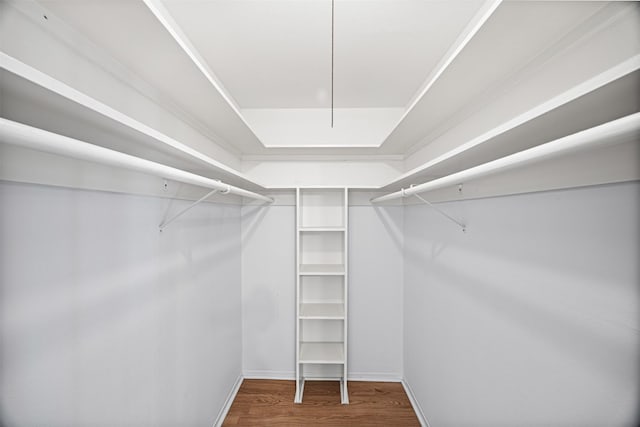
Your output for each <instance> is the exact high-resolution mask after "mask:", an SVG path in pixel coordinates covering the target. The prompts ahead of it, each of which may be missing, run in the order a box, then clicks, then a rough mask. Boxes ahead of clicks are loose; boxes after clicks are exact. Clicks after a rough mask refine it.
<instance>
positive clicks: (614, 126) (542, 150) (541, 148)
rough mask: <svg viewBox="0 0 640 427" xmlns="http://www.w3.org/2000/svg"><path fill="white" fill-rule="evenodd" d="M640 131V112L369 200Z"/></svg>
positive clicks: (398, 195) (499, 169)
mask: <svg viewBox="0 0 640 427" xmlns="http://www.w3.org/2000/svg"><path fill="white" fill-rule="evenodd" d="M639 131H640V113H634V114H631V115H628V116H625V117H622V118H620V119H617V120H613V121H610V122H607V123H604V124H602V125H599V126H595V127H592V128H590V129H586V130H583V131H580V132H577V133H574V134H571V135H568V136H565V137H562V138H559V139H556V140H554V141H551V142H547V143H545V144H542V145H538V146H537V147H533V148H529V149H528V150H524V151H520V152H519V153H515V154H511V155H509V156H506V157H502V158H500V159H497V160H493V161H490V162H487V163H483V164H481V165H478V166H474V167H472V168H469V169H465V170H463V171H460V172H456V173H453V174H451V175H447V176H444V177H442V178H437V179H434V180H432V181H428V182H425V183H423V184H419V185H415V186H411V187H410V188H403V189H401V190H398V191H396V192H394V193H390V194H386V195H384V196H380V197H375V198H373V199H371V200H370V201H371V203H379V202H384V201H387V200H393V199H399V198H401V197H408V196H412V195H414V194H418V193H424V192H425V191H432V190H436V189H439V188H443V187H448V186H450V185H456V184H461V183H463V182H465V181H469V180H472V179H475V178H480V177H482V176H485V175H489V174H492V173H497V172H502V171H506V170H509V169H513V168H516V167H520V166H524V165H527V164H529V163H533V162H537V161H540V160H544V159H547V158H550V157H554V156H558V155H561V154H567V153H571V152H574V151H577V150H580V149H584V148H588V147H595V146H605V145H613V144H616V143H618V142H620V140H621V139H623V138H624V137H629V136H633V135H634V134H636V136H637V133H638V132H639Z"/></svg>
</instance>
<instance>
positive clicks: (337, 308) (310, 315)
mask: <svg viewBox="0 0 640 427" xmlns="http://www.w3.org/2000/svg"><path fill="white" fill-rule="evenodd" d="M300 318H301V319H344V304H343V303H303V304H300Z"/></svg>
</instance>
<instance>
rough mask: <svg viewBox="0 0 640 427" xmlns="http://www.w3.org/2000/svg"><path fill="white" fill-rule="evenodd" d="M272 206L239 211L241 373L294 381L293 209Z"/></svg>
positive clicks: (250, 207)
mask: <svg viewBox="0 0 640 427" xmlns="http://www.w3.org/2000/svg"><path fill="white" fill-rule="evenodd" d="M278 203H279V202H278V201H276V205H275V206H267V207H260V206H244V207H243V208H242V363H243V365H242V370H243V373H244V375H245V376H248V377H275V378H295V374H294V372H295V371H294V369H295V366H296V365H295V363H296V359H295V356H296V353H295V339H296V334H295V326H296V324H295V318H296V312H295V309H296V305H295V304H296V302H295V301H296V300H295V292H296V269H295V267H296V264H295V256H296V233H295V232H296V220H295V206H293V205H291V202H290V201H289V203H288V204H286V205H284V206H283V205H279V206H278ZM291 398H292V399H293V396H291Z"/></svg>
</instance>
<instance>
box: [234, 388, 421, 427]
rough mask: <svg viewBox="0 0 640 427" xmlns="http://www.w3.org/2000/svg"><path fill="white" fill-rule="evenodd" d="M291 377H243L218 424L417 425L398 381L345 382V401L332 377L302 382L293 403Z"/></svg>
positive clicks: (293, 390)
mask: <svg viewBox="0 0 640 427" xmlns="http://www.w3.org/2000/svg"><path fill="white" fill-rule="evenodd" d="M294 394H295V381H281V380H244V381H243V382H242V385H241V386H240V390H239V391H238V394H237V395H236V398H235V400H234V401H233V404H232V405H231V408H230V410H229V413H228V414H227V417H226V418H225V420H224V423H223V426H320V425H322V426H335V427H341V426H365V425H366V426H419V425H420V423H419V422H418V418H417V417H416V415H415V413H414V412H413V408H412V407H411V403H410V402H409V398H408V397H407V395H406V394H405V392H404V388H403V387H402V384H400V383H388V382H366V381H349V400H350V404H349V405H342V404H341V403H340V386H339V383H338V382H337V381H307V382H306V384H305V390H304V399H303V402H302V404H298V405H296V404H294V403H293V396H294Z"/></svg>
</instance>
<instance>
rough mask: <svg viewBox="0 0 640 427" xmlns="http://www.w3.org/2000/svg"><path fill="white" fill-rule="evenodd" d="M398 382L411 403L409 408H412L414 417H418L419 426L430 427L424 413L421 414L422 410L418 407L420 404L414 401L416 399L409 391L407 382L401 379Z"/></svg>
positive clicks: (411, 391)
mask: <svg viewBox="0 0 640 427" xmlns="http://www.w3.org/2000/svg"><path fill="white" fill-rule="evenodd" d="M400 382H401V383H402V387H404V392H405V393H406V394H407V397H409V402H411V406H412V407H413V412H415V413H416V417H418V421H419V422H420V425H421V426H422V427H431V425H430V424H429V420H427V417H425V415H424V412H422V408H421V407H420V404H419V403H418V401H417V400H416V397H415V396H414V394H413V390H411V387H410V386H409V383H407V380H405V379H403V380H401V381H400Z"/></svg>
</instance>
